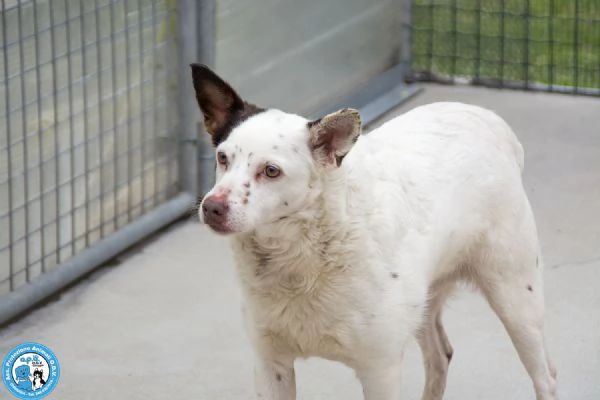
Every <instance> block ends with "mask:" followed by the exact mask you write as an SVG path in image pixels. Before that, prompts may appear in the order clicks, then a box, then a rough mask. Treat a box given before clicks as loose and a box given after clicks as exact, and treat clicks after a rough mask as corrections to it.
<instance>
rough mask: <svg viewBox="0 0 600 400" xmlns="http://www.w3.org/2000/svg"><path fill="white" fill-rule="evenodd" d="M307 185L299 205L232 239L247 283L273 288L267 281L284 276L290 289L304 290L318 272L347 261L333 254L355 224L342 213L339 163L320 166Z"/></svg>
mask: <svg viewBox="0 0 600 400" xmlns="http://www.w3.org/2000/svg"><path fill="white" fill-rule="evenodd" d="M311 190H312V193H311V195H310V201H309V202H308V206H306V207H304V208H303V209H302V210H299V211H297V212H295V213H293V214H291V215H289V216H287V217H286V218H284V219H282V220H279V221H275V222H273V223H271V224H267V225H263V226H261V227H259V228H257V229H256V230H254V231H253V232H250V233H247V234H243V235H238V236H236V237H235V238H234V239H233V245H234V246H235V247H237V249H238V250H241V251H236V252H235V253H236V254H237V255H238V260H237V261H238V264H239V265H238V266H239V268H240V273H241V276H242V280H243V281H245V282H246V283H247V284H249V285H250V286H253V287H254V288H255V289H257V290H260V291H262V290H261V288H260V287H262V289H264V290H273V285H279V284H281V283H282V282H284V284H286V285H288V286H290V285H291V286H297V287H295V288H291V287H290V289H298V290H309V289H310V287H309V286H311V285H312V284H314V281H316V280H317V279H320V277H321V276H322V275H323V274H327V273H329V272H331V271H332V270H341V269H343V268H345V267H347V264H348V263H346V265H341V264H340V260H344V259H348V262H349V260H350V259H351V256H350V255H342V254H338V253H342V248H343V247H342V246H340V245H339V244H340V243H343V242H346V241H347V240H348V239H349V238H351V237H352V235H353V232H354V231H355V230H354V229H352V227H351V223H350V218H349V216H348V214H347V201H348V192H347V179H346V172H345V170H344V168H339V169H335V170H327V171H323V172H322V173H321V177H320V179H317V180H316V181H315V184H314V185H313V187H312V189H311ZM354 233H355V232H354ZM332 252H334V253H335V255H334V254H332ZM331 260H336V264H335V265H333V264H332V262H331ZM294 282H295V283H294ZM311 282H312V283H311Z"/></svg>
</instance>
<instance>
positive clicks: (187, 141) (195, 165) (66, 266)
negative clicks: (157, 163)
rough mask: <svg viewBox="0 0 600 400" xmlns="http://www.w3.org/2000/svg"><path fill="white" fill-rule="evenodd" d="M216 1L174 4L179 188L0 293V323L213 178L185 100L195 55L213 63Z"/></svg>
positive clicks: (141, 233) (162, 219)
mask: <svg viewBox="0 0 600 400" xmlns="http://www.w3.org/2000/svg"><path fill="white" fill-rule="evenodd" d="M215 1H216V0H203V1H195V0H179V1H178V6H177V9H178V21H177V24H176V25H177V42H178V47H179V57H178V60H177V63H178V79H177V81H178V82H177V84H178V96H179V98H180V99H182V101H181V103H180V105H179V107H178V118H179V122H178V127H179V129H178V132H179V135H180V138H179V146H178V148H179V150H178V153H179V166H180V167H179V177H178V180H179V183H180V187H181V189H182V191H181V192H180V193H179V194H178V195H176V196H174V197H173V198H172V199H170V200H168V201H166V202H165V203H164V204H162V205H159V206H157V207H156V208H154V209H153V210H151V211H148V212H147V213H146V214H144V215H142V216H141V217H140V218H139V219H137V220H135V221H134V222H131V223H130V224H128V225H126V226H125V227H124V228H122V229H120V230H117V231H116V232H114V233H113V234H111V235H109V236H107V237H106V238H104V239H102V240H100V241H98V242H97V243H95V244H93V245H91V246H90V247H88V248H86V249H84V250H82V251H81V252H80V253H78V254H76V255H74V256H73V257H71V258H69V259H67V260H66V261H65V262H63V263H60V264H59V265H57V266H56V268H54V269H52V270H50V271H48V272H45V273H43V274H41V275H40V276H39V277H37V278H35V279H34V280H32V281H31V282H30V283H27V284H24V285H22V286H20V287H18V288H16V289H15V290H13V291H11V292H9V293H7V294H6V295H3V296H2V297H1V298H0V300H1V301H0V326H1V325H3V324H6V323H7V322H10V321H11V320H12V319H14V318H15V317H17V316H19V315H21V314H22V313H23V312H25V311H27V310H28V309H30V308H31V307H32V306H34V305H35V304H37V303H38V302H40V301H41V300H43V299H45V298H47V297H48V296H50V295H52V294H54V293H56V292H58V291H59V290H61V289H63V288H64V287H66V286H68V285H69V284H71V283H73V282H74V281H76V280H77V279H79V278H81V277H83V276H85V275H86V274H88V273H89V272H91V271H92V270H94V269H95V268H97V267H98V266H100V265H102V264H104V263H105V262H107V261H109V260H110V259H112V258H114V257H115V256H117V255H118V254H120V253H122V252H123V251H125V250H126V249H128V248H129V247H131V246H132V245H134V244H136V243H138V242H140V241H141V240H142V239H144V238H146V237H148V236H149V235H151V234H153V233H154V232H156V231H158V230H159V229H161V228H162V227H164V226H166V225H167V224H169V223H172V222H173V221H175V220H177V219H179V218H181V217H182V216H184V215H186V214H187V213H189V210H190V208H191V207H192V206H193V205H194V204H195V203H196V201H197V198H198V196H199V195H201V194H202V193H204V192H206V191H207V190H208V188H209V186H210V184H211V181H212V172H211V171H212V165H213V164H212V157H213V156H212V151H210V148H209V146H208V145H207V144H208V142H207V141H206V140H205V137H207V136H208V135H205V134H203V132H202V127H201V124H198V123H197V121H198V119H199V116H200V114H199V111H198V109H197V107H196V105H195V102H193V101H188V99H193V98H194V93H193V86H192V82H191V73H190V70H189V64H190V63H192V62H196V61H201V62H204V63H206V64H208V65H212V64H214V60H215V49H214V46H215V32H214V29H215V24H214V15H215V8H216V5H215ZM3 4H4V2H3ZM3 9H4V8H3ZM9 179H10V178H9Z"/></svg>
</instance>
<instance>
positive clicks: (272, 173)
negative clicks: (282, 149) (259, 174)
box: [265, 164, 281, 178]
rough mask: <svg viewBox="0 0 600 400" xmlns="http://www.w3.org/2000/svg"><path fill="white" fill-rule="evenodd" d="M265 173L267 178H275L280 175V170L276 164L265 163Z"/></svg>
mask: <svg viewBox="0 0 600 400" xmlns="http://www.w3.org/2000/svg"><path fill="white" fill-rule="evenodd" d="M265 175H266V176H267V177H268V178H277V177H278V176H279V175H281V170H280V169H279V167H278V166H276V165H273V164H267V165H266V166H265Z"/></svg>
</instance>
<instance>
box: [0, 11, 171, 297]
mask: <svg viewBox="0 0 600 400" xmlns="http://www.w3.org/2000/svg"><path fill="white" fill-rule="evenodd" d="M171 3H174V2H171ZM0 11H1V15H0V25H1V31H0V46H1V49H0V295H3V294H6V293H9V292H11V291H14V290H16V289H17V288H19V287H20V286H22V285H24V284H26V283H27V282H31V281H33V280H35V279H36V278H37V277H39V276H40V275H42V274H44V273H47V272H48V271H50V270H52V269H53V268H55V267H56V266H59V267H58V268H60V264H61V263H63V262H64V261H65V260H67V259H69V258H71V257H73V256H74V255H76V254H78V253H80V252H81V251H82V250H84V249H86V248H88V247H90V246H91V245H93V244H94V243H96V242H98V241H100V240H101V239H103V238H105V237H107V236H109V235H111V234H112V233H114V232H116V231H118V230H119V229H121V228H122V227H124V226H125V225H127V224H129V223H130V222H132V221H134V220H136V219H137V218H139V217H140V216H141V215H142V214H145V213H147V212H148V211H149V210H152V209H154V208H155V207H157V206H158V205H160V204H163V203H165V202H166V201H168V200H169V199H170V198H172V197H173V196H175V195H176V194H177V193H178V192H179V190H180V188H179V184H178V182H179V180H178V176H179V175H178V146H177V140H176V129H177V104H178V101H177V96H176V95H177V92H176V84H177V70H176V68H177V65H176V56H175V55H176V51H177V44H176V40H175V39H176V35H175V34H174V32H173V27H174V18H175V10H174V9H172V7H170V6H169V5H168V4H167V2H165V1H161V0H151V1H150V0H112V1H111V0H37V1H34V0H3V1H2V8H1V10H0Z"/></svg>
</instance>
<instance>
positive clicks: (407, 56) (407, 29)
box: [400, 0, 412, 79]
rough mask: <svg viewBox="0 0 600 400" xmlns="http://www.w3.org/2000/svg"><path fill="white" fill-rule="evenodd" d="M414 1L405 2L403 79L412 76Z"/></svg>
mask: <svg viewBox="0 0 600 400" xmlns="http://www.w3.org/2000/svg"><path fill="white" fill-rule="evenodd" d="M411 25H412V0H404V9H403V10H402V29H401V32H400V54H401V61H400V65H402V68H401V69H402V79H405V78H407V77H408V75H409V74H410V67H411V65H412V59H411V57H412V26H411Z"/></svg>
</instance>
